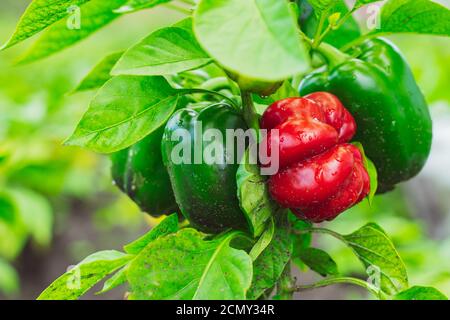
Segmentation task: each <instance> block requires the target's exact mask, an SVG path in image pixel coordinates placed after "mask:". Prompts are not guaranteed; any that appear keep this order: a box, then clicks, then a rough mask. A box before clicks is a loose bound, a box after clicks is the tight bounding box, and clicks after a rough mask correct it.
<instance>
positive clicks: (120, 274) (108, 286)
mask: <svg viewBox="0 0 450 320" xmlns="http://www.w3.org/2000/svg"><path fill="white" fill-rule="evenodd" d="M128 266H129V265H128V264H127V265H126V266H125V267H123V268H122V269H120V270H119V271H117V272H116V273H115V274H114V275H113V276H112V277H111V278H109V279H108V280H106V281H105V283H104V284H103V288H102V290H101V291H99V292H97V294H102V293H105V292H108V291H111V290H112V289H114V288H117V287H118V286H121V285H122V284H124V283H125V282H126V281H127V270H128Z"/></svg>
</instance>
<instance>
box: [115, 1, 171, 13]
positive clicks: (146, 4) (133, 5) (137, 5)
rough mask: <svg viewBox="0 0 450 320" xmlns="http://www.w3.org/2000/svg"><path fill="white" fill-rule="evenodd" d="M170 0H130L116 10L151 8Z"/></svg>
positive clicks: (128, 10)
mask: <svg viewBox="0 0 450 320" xmlns="http://www.w3.org/2000/svg"><path fill="white" fill-rule="evenodd" d="M170 1H172V0H129V1H128V2H127V3H126V4H125V5H124V6H122V7H120V8H119V9H117V10H116V12H120V13H129V12H134V11H138V10H142V9H149V8H153V7H156V6H157V5H160V4H162V3H167V2H170Z"/></svg>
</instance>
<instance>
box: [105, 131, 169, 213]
mask: <svg viewBox="0 0 450 320" xmlns="http://www.w3.org/2000/svg"><path fill="white" fill-rule="evenodd" d="M163 132H164V127H161V128H159V129H158V130H156V131H154V132H153V133H151V134H150V135H148V136H147V137H145V138H144V139H143V140H141V141H139V142H138V143H136V144H135V145H133V146H131V147H129V148H127V149H124V150H121V151H119V152H116V153H114V154H113V155H112V156H111V160H112V170H111V171H112V177H113V180H114V183H115V184H116V185H117V186H118V187H119V188H120V189H121V190H122V191H123V192H124V193H126V194H128V196H129V197H130V198H131V199H132V200H133V201H134V202H136V204H137V205H138V206H139V207H140V208H141V209H142V211H144V212H147V213H148V214H150V215H151V216H153V217H159V216H161V215H163V214H170V213H173V212H177V211H178V206H177V204H176V201H175V197H174V195H173V191H172V187H171V185H170V179H169V175H168V174H167V171H166V168H165V166H164V164H163V161H162V157H161V138H162V135H163Z"/></svg>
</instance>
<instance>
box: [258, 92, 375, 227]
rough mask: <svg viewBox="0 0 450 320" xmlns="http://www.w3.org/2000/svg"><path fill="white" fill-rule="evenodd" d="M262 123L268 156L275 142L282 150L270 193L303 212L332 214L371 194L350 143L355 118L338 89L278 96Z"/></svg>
mask: <svg viewBox="0 0 450 320" xmlns="http://www.w3.org/2000/svg"><path fill="white" fill-rule="evenodd" d="M261 127H262V128H263V129H267V130H268V134H267V136H266V137H265V138H264V139H263V141H262V144H263V145H264V146H266V148H267V153H268V155H269V157H270V156H272V154H273V153H272V149H271V148H272V147H274V146H275V147H277V148H278V152H279V168H280V170H279V171H278V173H276V174H275V175H273V176H271V177H270V179H269V182H268V183H269V191H270V194H271V196H272V197H273V198H274V200H275V201H276V202H278V203H279V204H280V205H282V206H283V207H285V208H290V209H291V210H292V211H293V212H294V213H295V214H296V215H297V216H298V217H299V218H301V219H305V220H308V221H311V222H322V221H325V220H333V219H334V218H336V217H337V216H338V215H339V214H340V213H342V212H344V211H345V210H347V209H348V208H350V207H352V206H353V205H355V204H357V203H359V202H360V201H361V200H363V199H364V198H365V197H366V196H367V195H368V194H369V191H370V179H369V175H368V173H367V171H366V169H365V168H364V165H363V158H362V154H361V152H360V150H359V149H358V148H357V147H355V146H354V145H352V144H349V143H348V142H349V141H350V140H351V139H352V138H353V136H354V134H355V132H356V124H355V121H354V119H353V117H352V115H351V114H350V113H349V112H348V111H347V110H346V109H345V108H344V106H343V105H342V104H341V103H340V101H339V100H338V99H337V98H336V97H335V96H334V95H332V94H329V93H326V92H317V93H313V94H310V95H307V96H305V97H303V98H288V99H284V100H280V101H277V102H275V103H274V104H272V105H271V106H269V108H268V109H267V110H266V111H265V112H264V114H263V116H262V119H261ZM275 130H277V131H275ZM272 161H275V159H272Z"/></svg>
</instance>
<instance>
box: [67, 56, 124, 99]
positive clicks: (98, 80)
mask: <svg viewBox="0 0 450 320" xmlns="http://www.w3.org/2000/svg"><path fill="white" fill-rule="evenodd" d="M123 54H124V52H123V51H122V52H116V53H112V54H110V55H108V56H106V57H105V58H103V59H102V60H101V61H100V62H99V63H98V64H97V65H96V66H95V67H94V68H93V69H92V70H91V71H90V72H89V73H88V74H87V75H86V77H84V79H83V80H81V82H80V84H79V85H78V86H77V88H76V89H75V90H74V92H79V91H87V90H92V89H97V88H100V87H101V86H103V85H104V84H105V83H106V82H107V81H108V80H109V79H111V70H112V68H113V67H114V66H115V65H116V63H117V61H119V59H120V57H121V56H122V55H123Z"/></svg>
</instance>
